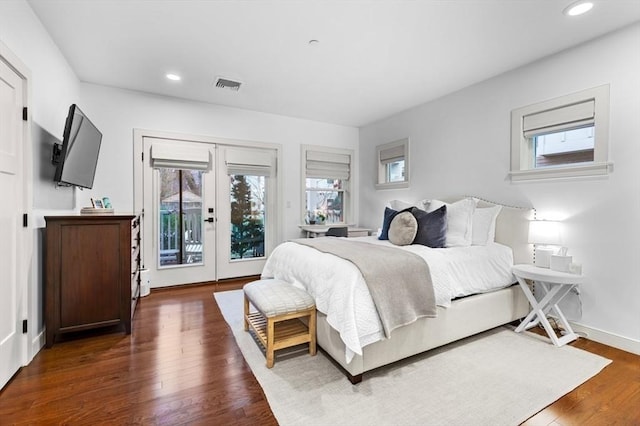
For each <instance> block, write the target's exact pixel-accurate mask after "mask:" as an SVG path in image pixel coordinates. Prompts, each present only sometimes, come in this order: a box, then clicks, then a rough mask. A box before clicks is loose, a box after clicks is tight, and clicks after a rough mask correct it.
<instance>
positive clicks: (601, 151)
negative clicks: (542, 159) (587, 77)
mask: <svg viewBox="0 0 640 426" xmlns="http://www.w3.org/2000/svg"><path fill="white" fill-rule="evenodd" d="M590 100H593V102H594V118H593V121H594V137H595V144H594V156H593V162H592V163H588V164H585V163H582V164H577V165H562V166H550V167H544V168H538V169H536V168H534V160H535V159H534V155H535V149H534V147H533V144H532V143H531V142H530V141H531V139H530V138H527V137H525V130H524V121H525V117H527V116H531V115H533V114H537V113H542V112H545V111H550V110H554V109H560V108H563V107H569V106H572V105H577V104H581V103H585V102H589V101H590ZM568 127H569V126H568V125H567V128H568ZM608 155H609V85H608V84H605V85H602V86H597V87H593V88H591V89H586V90H582V91H580V92H576V93H572V94H569V95H565V96H560V97H558V98H554V99H551V100H548V101H544V102H540V103H537V104H533V105H529V106H526V107H522V108H517V109H514V110H513V111H511V171H510V173H509V175H510V177H511V181H512V182H519V181H533V180H540V179H562V178H575V177H588V176H603V175H607V174H609V173H610V172H611V170H612V166H613V164H612V163H611V162H609V161H608Z"/></svg>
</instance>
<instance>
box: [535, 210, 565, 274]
mask: <svg viewBox="0 0 640 426" xmlns="http://www.w3.org/2000/svg"><path fill="white" fill-rule="evenodd" d="M529 242H530V243H532V244H533V245H534V246H535V265H536V266H539V267H541V268H548V267H549V264H550V260H551V255H552V254H554V253H555V252H556V251H557V246H559V245H560V244H561V242H560V223H559V222H556V221H553V220H532V221H531V222H529Z"/></svg>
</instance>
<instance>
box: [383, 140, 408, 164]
mask: <svg viewBox="0 0 640 426" xmlns="http://www.w3.org/2000/svg"><path fill="white" fill-rule="evenodd" d="M404 149H405V145H404V144H403V145H397V146H394V147H391V148H387V149H383V150H381V151H380V162H381V163H382V164H388V163H395V162H396V161H402V160H404Z"/></svg>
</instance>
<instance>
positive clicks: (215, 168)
mask: <svg viewBox="0 0 640 426" xmlns="http://www.w3.org/2000/svg"><path fill="white" fill-rule="evenodd" d="M166 136H167V135H166V134H164V135H163V137H159V136H158V137H155V136H151V135H147V136H145V135H142V136H140V140H141V142H142V144H141V145H142V149H141V151H142V152H140V154H142V158H143V159H147V160H146V161H145V160H143V162H142V166H141V167H142V170H141V171H139V172H136V176H138V177H137V178H136V179H139V180H140V181H141V182H142V185H141V188H140V189H141V192H142V196H141V197H138V196H136V197H135V198H136V199H139V198H140V202H141V203H142V209H136V210H137V211H140V210H141V211H142V212H143V216H142V217H143V220H142V231H143V241H142V253H143V254H142V256H143V267H144V269H145V270H146V271H147V273H148V276H149V280H150V284H151V287H163V286H169V285H179V284H185V283H195V282H205V281H215V280H219V279H223V278H233V277H242V276H248V275H258V274H260V273H261V272H262V268H263V267H264V263H265V261H266V258H267V256H268V255H269V253H270V252H271V250H272V249H273V246H274V242H275V241H277V240H278V237H277V230H278V225H279V223H278V219H277V213H276V212H277V205H278V203H277V200H278V196H277V195H278V180H277V174H276V170H277V168H276V163H277V157H278V155H277V149H275V148H271V147H260V146H237V145H235V146H234V145H229V144H228V143H229V142H231V141H226V140H222V139H220V140H216V142H217V143H216V142H214V141H211V140H186V138H185V139H180V138H179V137H178V136H176V135H172V137H175V138H171V139H169V138H167V137H166ZM225 142H226V143H225ZM135 191H136V190H134V192H135Z"/></svg>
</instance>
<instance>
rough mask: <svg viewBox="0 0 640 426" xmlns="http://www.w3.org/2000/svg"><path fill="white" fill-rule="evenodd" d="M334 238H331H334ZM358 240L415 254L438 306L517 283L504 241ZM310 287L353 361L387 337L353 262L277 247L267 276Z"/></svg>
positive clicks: (290, 246) (304, 248) (291, 244)
mask: <svg viewBox="0 0 640 426" xmlns="http://www.w3.org/2000/svg"><path fill="white" fill-rule="evenodd" d="M329 238H331V237H329ZM355 240H358V241H363V242H367V243H371V244H380V245H386V246H390V247H396V248H399V249H402V250H407V251H411V252H413V253H415V254H417V255H419V256H421V257H422V258H423V259H425V261H427V263H428V265H429V269H430V271H431V280H432V282H433V287H434V293H435V297H436V304H437V305H439V306H443V307H449V306H450V305H451V300H452V299H454V298H456V297H462V296H468V295H471V294H476V293H483V292H488V291H493V290H497V289H500V288H504V287H506V286H509V285H511V284H512V283H513V281H514V280H513V275H512V274H511V266H512V265H513V255H512V252H511V249H510V248H509V247H507V246H504V245H502V244H498V243H492V244H488V245H486V246H470V247H452V248H443V249H432V248H429V247H426V246H422V245H417V244H416V245H408V246H402V247H400V246H394V245H393V244H391V243H390V242H389V241H381V240H378V239H377V238H376V237H360V238H356V239H355ZM262 277H264V278H277V279H282V280H285V281H288V282H290V283H293V284H294V285H296V286H299V287H300V288H303V289H305V290H306V291H307V292H308V293H309V294H310V295H311V296H312V297H313V298H314V299H315V300H316V308H317V309H318V310H319V311H320V312H322V313H324V314H325V315H326V316H327V322H328V323H329V324H330V325H331V327H333V328H334V329H335V330H336V331H338V332H339V333H340V337H341V338H342V340H343V341H344V343H345V346H346V347H347V353H346V359H347V362H350V361H351V359H352V358H353V355H354V353H355V354H359V355H361V354H362V348H363V347H364V346H366V345H368V344H371V343H374V342H377V341H378V340H382V339H384V331H383V330H382V325H381V323H380V319H379V317H378V313H377V311H376V308H375V306H374V304H373V301H372V299H371V295H370V294H369V290H368V288H367V285H366V283H365V282H364V279H363V278H362V274H361V273H360V271H359V270H358V268H357V267H356V266H355V265H353V264H352V263H351V262H349V261H348V260H344V259H341V258H339V257H337V256H334V255H332V254H328V253H321V252H319V251H317V250H315V249H313V248H311V247H307V246H303V245H300V244H296V243H294V242H286V243H283V244H280V245H279V246H278V247H276V248H275V250H274V251H273V253H271V255H270V256H269V258H268V259H267V262H266V265H265V267H264V270H263V272H262Z"/></svg>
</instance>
